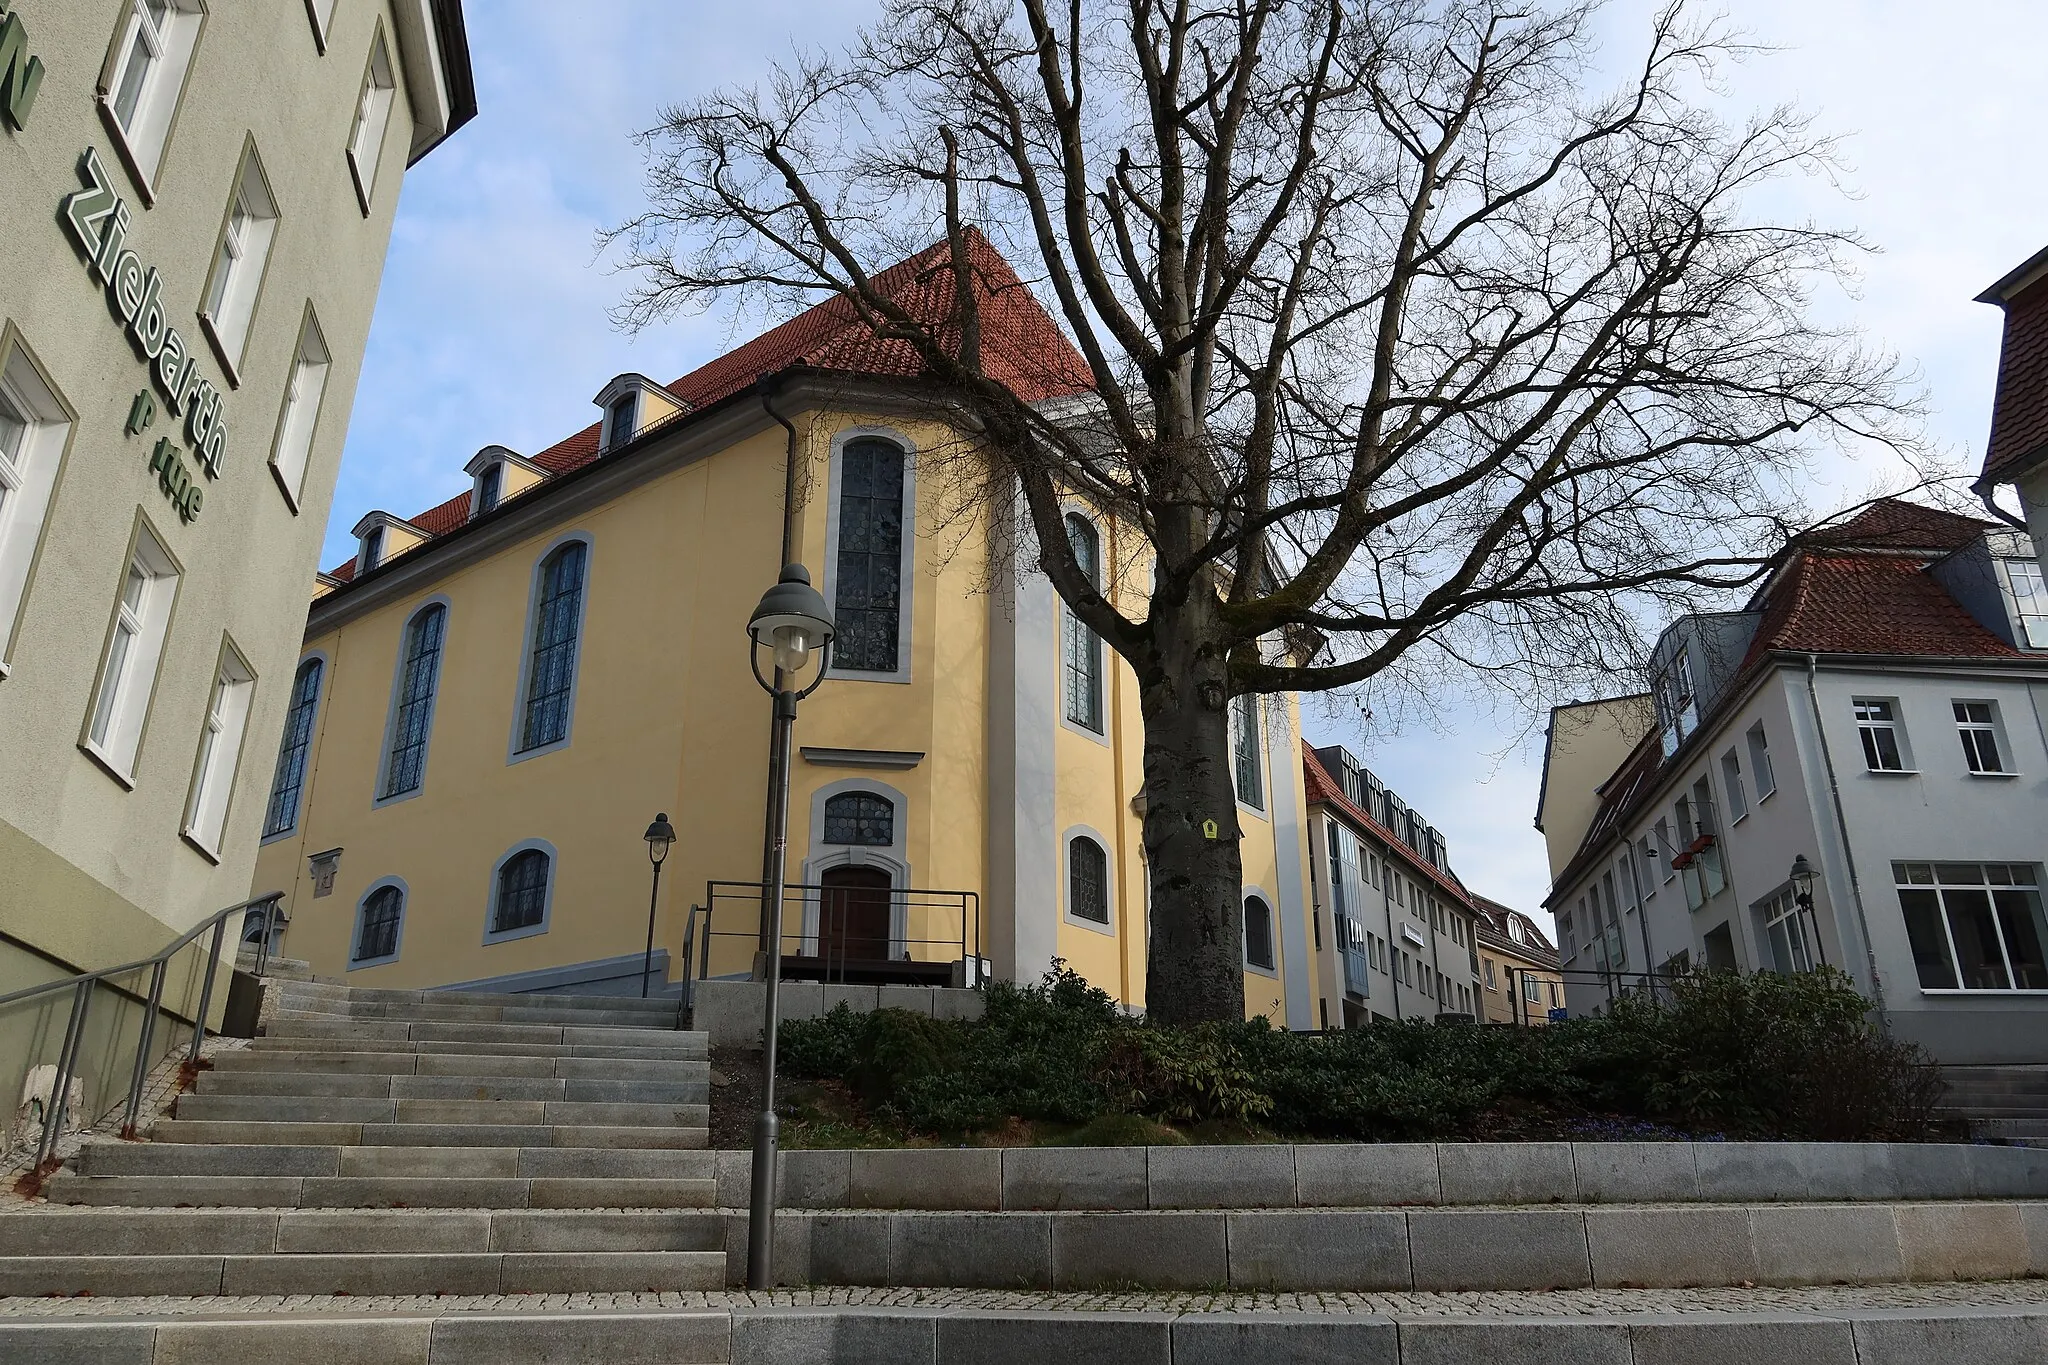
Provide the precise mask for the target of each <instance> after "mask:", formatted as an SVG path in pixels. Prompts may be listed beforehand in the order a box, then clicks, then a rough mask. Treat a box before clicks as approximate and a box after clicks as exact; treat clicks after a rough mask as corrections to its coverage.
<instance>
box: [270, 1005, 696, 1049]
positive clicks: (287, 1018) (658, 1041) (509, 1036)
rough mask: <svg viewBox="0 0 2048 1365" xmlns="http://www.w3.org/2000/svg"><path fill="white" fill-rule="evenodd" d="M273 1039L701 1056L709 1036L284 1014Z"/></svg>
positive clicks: (655, 1030) (600, 1026) (570, 1026)
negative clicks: (643, 1050)
mask: <svg viewBox="0 0 2048 1365" xmlns="http://www.w3.org/2000/svg"><path fill="white" fill-rule="evenodd" d="M264 1036H265V1037H268V1038H345V1039H350V1040H352V1041H354V1042H356V1043H358V1044H361V1043H364V1042H414V1043H538V1044H559V1045H563V1046H568V1047H576V1046H589V1047H656V1048H675V1047H682V1046H685V1045H694V1046H695V1047H696V1049H697V1051H698V1052H699V1054H700V1055H701V1054H702V1053H703V1052H704V1051H705V1050H706V1049H707V1048H708V1047H709V1039H708V1037H707V1035H705V1034H702V1033H691V1032H689V1031H687V1030H683V1029H673V1028H665V1029H664V1028H632V1027H622V1026H617V1025H609V1024H582V1025H578V1024H453V1023H438V1022H422V1023H416V1024H409V1023H406V1022H405V1021H403V1020H396V1019H335V1018H330V1017H328V1016H325V1015H294V1014H287V1013H280V1014H279V1015H278V1016H277V1017H275V1018H273V1019H272V1020H271V1021H270V1022H269V1023H268V1024H267V1025H266V1026H265V1028H264Z"/></svg>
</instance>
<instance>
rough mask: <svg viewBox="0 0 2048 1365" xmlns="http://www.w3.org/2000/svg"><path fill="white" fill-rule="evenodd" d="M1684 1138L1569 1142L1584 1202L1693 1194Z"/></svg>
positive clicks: (1695, 1184) (1696, 1186) (1694, 1174)
mask: <svg viewBox="0 0 2048 1365" xmlns="http://www.w3.org/2000/svg"><path fill="white" fill-rule="evenodd" d="M1692 1149H1693V1144H1692V1143H1690V1142H1574V1143H1573V1144H1572V1172H1573V1179H1574V1181H1575V1183H1576V1185H1577V1188H1578V1199H1579V1201H1580V1202H1581V1203H1586V1204H1624V1203H1664V1204H1668V1203H1671V1202H1673V1201H1679V1200H1691V1199H1697V1198H1699V1192H1700V1181H1699V1172H1698V1171H1697V1170H1696V1169H1695V1168H1694V1166H1693V1157H1692Z"/></svg>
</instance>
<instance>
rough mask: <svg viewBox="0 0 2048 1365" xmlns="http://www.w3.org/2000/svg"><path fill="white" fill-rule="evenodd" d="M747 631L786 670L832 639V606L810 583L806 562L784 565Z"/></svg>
mask: <svg viewBox="0 0 2048 1365" xmlns="http://www.w3.org/2000/svg"><path fill="white" fill-rule="evenodd" d="M747 634H748V635H750V636H752V637H753V640H754V643H755V644H757V645H761V646H764V647H766V648H767V649H768V650H770V651H771V652H772V653H773V654H774V655H775V666H776V667H777V668H779V669H781V670H782V671H783V672H784V673H795V672H797V671H799V670H800V669H802V668H803V666H804V665H805V663H807V662H808V661H809V660H810V656H811V651H813V650H816V649H822V648H824V647H825V645H826V644H827V643H828V642H829V641H830V640H831V639H832V612H831V609H830V608H829V607H827V606H826V605H825V598H824V595H823V594H822V593H820V592H819V591H818V590H817V589H816V588H814V587H812V586H811V576H810V574H809V573H808V572H807V571H806V570H805V569H804V566H803V565H801V564H785V565H783V566H782V577H781V578H780V579H779V580H778V581H777V582H776V584H775V586H774V587H772V588H770V589H768V591H767V592H765V593H763V594H762V595H761V605H759V606H757V607H755V608H754V614H753V616H752V617H750V618H749V619H748V621H747Z"/></svg>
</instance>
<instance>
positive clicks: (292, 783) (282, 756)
mask: <svg viewBox="0 0 2048 1365" xmlns="http://www.w3.org/2000/svg"><path fill="white" fill-rule="evenodd" d="M325 671H326V665H325V664H324V663H323V662H322V661H321V660H319V659H308V660H306V662H304V663H302V664H300V665H299V672H298V676H296V677H295V678H293V679H292V699H291V702H290V704H289V705H288V706H287V707H286V709H285V713H284V738H283V740H282V741H280V742H279V744H278V747H277V772H276V774H275V775H274V776H272V778H271V780H270V808H269V810H268V811H266V812H265V814H264V816H263V837H264V838H266V839H268V838H270V837H271V836H272V835H277V834H284V833H286V832H288V831H290V830H292V829H294V828H296V827H297V825H298V823H299V795H300V793H301V792H303V791H304V790H305V785H306V755H307V753H308V752H309V751H310V750H311V748H312V747H313V716H314V714H315V713H316V712H318V711H319V709H320V676H321V674H322V673H324V672H325Z"/></svg>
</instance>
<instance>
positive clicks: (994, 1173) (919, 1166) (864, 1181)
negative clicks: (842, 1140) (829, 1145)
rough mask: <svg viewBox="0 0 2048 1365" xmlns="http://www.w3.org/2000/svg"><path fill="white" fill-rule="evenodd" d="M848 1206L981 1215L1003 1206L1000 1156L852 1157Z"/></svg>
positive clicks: (976, 1151) (934, 1152)
mask: <svg viewBox="0 0 2048 1365" xmlns="http://www.w3.org/2000/svg"><path fill="white" fill-rule="evenodd" d="M848 1186H849V1189H848V1199H847V1203H848V1204H849V1205H851V1206H852V1207H854V1208H863V1209H982V1210H987V1211H990V1212H993V1211H994V1210H997V1209H1000V1208H1001V1207H1002V1206H1003V1154H1002V1151H1001V1149H999V1148H995V1147H952V1148H948V1147H925V1148H914V1149H910V1150H904V1151H857V1152H854V1153H852V1154H851V1157H850V1162H849V1169H848Z"/></svg>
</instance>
